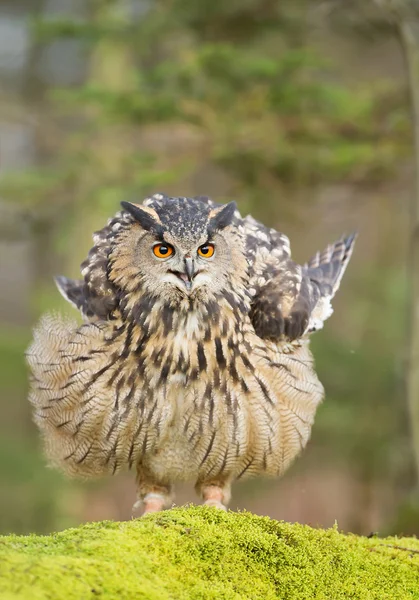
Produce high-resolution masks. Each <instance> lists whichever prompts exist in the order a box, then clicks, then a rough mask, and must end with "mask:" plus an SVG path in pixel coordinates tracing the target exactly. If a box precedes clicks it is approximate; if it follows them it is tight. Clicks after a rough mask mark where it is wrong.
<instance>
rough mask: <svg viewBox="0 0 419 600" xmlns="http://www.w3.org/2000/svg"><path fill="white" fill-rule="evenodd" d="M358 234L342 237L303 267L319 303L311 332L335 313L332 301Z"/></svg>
mask: <svg viewBox="0 0 419 600" xmlns="http://www.w3.org/2000/svg"><path fill="white" fill-rule="evenodd" d="M355 240H356V233H353V234H351V235H349V236H348V237H342V238H341V239H340V240H338V241H337V242H335V243H334V244H329V245H328V246H327V248H325V250H323V252H317V254H315V255H314V256H313V258H312V259H311V260H310V261H309V262H308V263H307V264H306V265H304V267H303V272H304V274H305V276H307V277H308V278H309V279H310V281H311V283H312V284H313V286H315V288H316V289H317V293H316V295H317V301H316V304H315V306H314V307H313V309H312V311H311V314H310V320H309V325H308V330H309V331H317V330H318V329H321V328H322V327H323V323H324V321H325V320H326V319H327V318H329V317H330V315H331V314H332V313H333V308H332V305H331V300H332V298H333V297H334V295H335V294H336V292H337V290H338V289H339V286H340V282H341V280H342V277H343V274H344V273H345V270H346V267H347V266H348V263H349V260H350V258H351V256H352V252H353V249H354V245H355Z"/></svg>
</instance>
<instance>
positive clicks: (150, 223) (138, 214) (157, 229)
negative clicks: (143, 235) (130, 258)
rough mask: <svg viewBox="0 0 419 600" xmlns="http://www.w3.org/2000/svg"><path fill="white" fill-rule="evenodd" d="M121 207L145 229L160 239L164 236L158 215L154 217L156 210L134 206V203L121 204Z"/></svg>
mask: <svg viewBox="0 0 419 600" xmlns="http://www.w3.org/2000/svg"><path fill="white" fill-rule="evenodd" d="M121 206H122V208H123V209H124V210H126V211H127V212H129V213H130V215H131V216H132V217H134V219H135V220H136V221H138V223H139V224H140V225H141V227H142V228H143V229H145V230H146V231H151V232H153V233H155V234H157V235H158V236H160V237H161V236H162V235H163V227H162V225H161V223H159V222H158V216H157V214H155V216H154V215H153V213H154V212H155V211H154V210H152V209H150V208H146V207H144V206H139V205H138V204H132V202H121Z"/></svg>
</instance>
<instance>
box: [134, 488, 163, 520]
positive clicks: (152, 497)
mask: <svg viewBox="0 0 419 600" xmlns="http://www.w3.org/2000/svg"><path fill="white" fill-rule="evenodd" d="M165 508H167V497H166V496H164V495H163V494H156V493H150V494H146V495H145V496H144V498H143V499H142V500H137V502H136V503H135V504H134V506H133V507H132V516H133V517H137V516H144V515H148V514H149V513H155V512H160V511H161V510H164V509H165ZM141 509H143V511H142V514H141V515H138V512H140V511H141Z"/></svg>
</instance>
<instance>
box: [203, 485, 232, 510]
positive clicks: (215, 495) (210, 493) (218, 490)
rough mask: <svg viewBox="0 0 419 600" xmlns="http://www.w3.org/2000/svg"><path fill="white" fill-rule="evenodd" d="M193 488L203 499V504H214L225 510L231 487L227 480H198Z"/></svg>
mask: <svg viewBox="0 0 419 600" xmlns="http://www.w3.org/2000/svg"><path fill="white" fill-rule="evenodd" d="M195 489H196V491H197V493H198V495H200V496H201V497H202V499H203V501H204V504H205V506H214V507H215V508H220V509H221V510H227V504H228V503H229V502H230V498H231V487H230V483H228V482H219V481H217V482H198V483H197V484H196V486H195Z"/></svg>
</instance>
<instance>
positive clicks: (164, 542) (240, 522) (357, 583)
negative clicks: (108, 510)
mask: <svg viewBox="0 0 419 600" xmlns="http://www.w3.org/2000/svg"><path fill="white" fill-rule="evenodd" d="M0 598H2V600H3V599H5V600H17V599H19V600H26V599H27V600H29V599H30V600H44V599H45V600H46V599H51V600H60V599H63V600H64V599H65V600H73V599H74V600H76V599H77V600H81V599H83V600H85V599H90V598H92V599H93V598H103V599H107V600H108V599H109V600H110V599H115V600H124V599H131V598H135V599H136V600H137V599H147V600H169V599H176V600H177V599H179V600H182V599H187V598H191V599H194V600H200V599H202V600H204V599H205V600H209V599H214V600H215V599H217V600H220V599H229V600H230V599H231V600H233V599H234V600H239V599H241V598H251V599H252V600H256V599H259V598H260V599H263V600H269V599H274V598H286V599H287V600H292V599H297V598H298V599H301V600H308V599H311V598H318V599H324V600H338V599H340V598H342V599H343V598H345V599H349V598H351V599H355V598H356V599H364V598H365V599H368V600H371V599H374V598H377V599H379V600H385V599H389V600H390V599H391V600H394V599H396V598H397V600H403V599H405V598H406V599H407V598H409V599H412V598H418V599H419V541H418V540H417V539H412V538H409V539H403V538H400V539H399V538H386V539H378V538H372V539H367V538H362V537H357V536H353V535H343V534H341V533H339V532H338V531H337V530H336V529H329V530H326V531H324V530H319V529H312V528H311V527H308V526H303V525H297V524H290V523H281V522H277V521H272V520H271V519H269V518H267V517H256V516H254V515H251V514H249V513H233V512H229V513H223V512H221V511H218V510H216V509H211V508H204V507H190V508H186V509H181V508H177V509H173V510H171V511H167V512H165V513H160V514H157V515H152V516H148V517H145V518H143V519H139V520H135V521H131V522H126V523H111V522H104V523H92V524H88V525H84V526H82V527H79V528H77V529H69V530H67V531H63V532H60V533H56V534H53V535H51V536H47V537H43V536H34V535H33V536H28V537H19V536H13V535H12V536H5V537H0Z"/></svg>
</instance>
